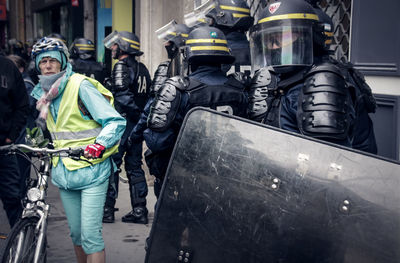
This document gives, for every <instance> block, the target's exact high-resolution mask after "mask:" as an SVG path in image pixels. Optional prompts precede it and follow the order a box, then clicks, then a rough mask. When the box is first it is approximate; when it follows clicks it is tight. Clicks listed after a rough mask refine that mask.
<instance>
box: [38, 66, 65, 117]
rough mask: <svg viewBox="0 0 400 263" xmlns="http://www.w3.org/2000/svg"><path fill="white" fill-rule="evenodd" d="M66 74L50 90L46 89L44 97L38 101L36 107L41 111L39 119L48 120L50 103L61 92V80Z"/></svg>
mask: <svg viewBox="0 0 400 263" xmlns="http://www.w3.org/2000/svg"><path fill="white" fill-rule="evenodd" d="M64 76H65V73H64V74H63V75H62V76H61V77H60V78H58V79H57V80H56V81H55V82H54V83H53V84H52V85H51V87H50V89H49V90H48V92H46V91H45V92H44V93H43V95H42V97H40V99H39V100H38V102H37V103H36V109H37V110H38V111H40V113H39V119H42V120H44V121H46V119H47V114H48V113H49V106H50V103H51V102H52V100H53V99H55V98H56V97H57V96H58V94H59V92H60V84H61V80H62V79H63V77H64Z"/></svg>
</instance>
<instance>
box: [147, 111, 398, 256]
mask: <svg viewBox="0 0 400 263" xmlns="http://www.w3.org/2000/svg"><path fill="white" fill-rule="evenodd" d="M399 215H400V164H399V163H396V162H394V161H390V160H387V159H382V158H379V157H377V156H374V155H367V154H363V153H361V152H358V151H353V150H351V149H348V148H345V147H340V146H336V145H333V144H329V143H326V142H322V141H318V140H313V139H309V138H305V137H303V136H301V135H297V134H293V133H289V132H285V131H281V130H279V129H275V128H271V127H268V126H264V125H261V124H256V123H253V122H250V121H245V120H243V119H240V118H235V117H228V116H226V115H224V114H220V113H216V112H214V111H211V110H206V109H195V110H193V111H191V112H190V113H189V114H188V116H187V117H186V119H185V122H184V124H183V126H182V129H181V132H180V135H179V137H178V140H177V143H176V146H175V149H174V152H173V155H172V157H171V161H170V163H169V168H168V172H167V177H166V180H165V183H164V185H163V189H162V193H161V198H160V200H159V201H158V205H157V211H156V214H155V219H154V222H153V226H152V229H151V234H150V239H149V242H148V250H147V251H148V252H147V255H146V262H151V263H153V262H230V263H232V262H307V263H313V262H318V263H320V262H332V263H338V262H339V263H340V262H349V263H350V262H352V263H354V262H363V263H366V262H367V263H370V262H386V263H387V262H400V216H399Z"/></svg>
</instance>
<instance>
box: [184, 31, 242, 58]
mask: <svg viewBox="0 0 400 263" xmlns="http://www.w3.org/2000/svg"><path fill="white" fill-rule="evenodd" d="M186 49H187V52H186V58H187V59H188V61H189V64H193V63H200V64H201V63H209V64H232V63H233V62H234V61H235V57H233V56H232V55H231V52H230V50H229V48H228V43H227V41H226V37H225V35H224V33H223V32H222V31H221V30H219V29H218V28H215V27H209V26H204V27H199V28H196V29H194V30H193V31H192V32H190V34H189V37H188V39H187V40H186Z"/></svg>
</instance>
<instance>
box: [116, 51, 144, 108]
mask: <svg viewBox="0 0 400 263" xmlns="http://www.w3.org/2000/svg"><path fill="white" fill-rule="evenodd" d="M112 81H113V83H112V85H113V90H115V91H116V92H118V91H121V90H125V89H126V88H127V87H128V89H129V90H130V92H132V93H133V96H134V98H135V104H136V105H137V106H138V107H139V108H140V109H142V110H143V109H144V106H145V105H146V102H147V99H148V96H149V91H150V83H151V80H150V75H149V72H148V70H147V68H146V67H145V66H144V65H143V64H142V63H140V62H137V61H136V60H134V59H130V60H129V58H128V59H125V60H120V61H118V62H117V63H116V64H115V65H114V70H113V75H112Z"/></svg>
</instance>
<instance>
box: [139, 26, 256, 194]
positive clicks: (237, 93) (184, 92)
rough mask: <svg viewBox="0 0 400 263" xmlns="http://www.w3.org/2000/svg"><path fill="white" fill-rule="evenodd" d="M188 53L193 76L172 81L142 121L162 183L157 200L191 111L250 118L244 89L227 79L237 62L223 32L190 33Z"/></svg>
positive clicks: (201, 30)
mask: <svg viewBox="0 0 400 263" xmlns="http://www.w3.org/2000/svg"><path fill="white" fill-rule="evenodd" d="M185 49H186V51H185V54H186V58H187V60H188V63H189V66H190V68H191V72H192V73H191V74H189V75H188V76H187V77H182V76H175V77H172V78H170V79H168V80H167V81H166V82H165V83H164V84H163V85H162V87H161V88H160V89H159V91H158V92H157V94H156V96H155V99H154V101H153V102H152V104H151V107H149V108H147V109H146V110H145V114H143V115H142V117H141V120H140V121H141V122H146V121H147V124H148V129H146V130H145V131H144V134H143V136H144V139H145V141H146V144H147V146H148V147H149V149H150V150H151V151H152V153H153V155H154V160H157V161H154V162H151V161H150V162H149V163H150V167H149V168H150V169H151V170H153V174H154V175H155V176H156V177H157V178H158V179H159V180H158V181H156V183H155V185H154V188H155V192H156V196H157V197H158V196H159V190H160V189H161V185H162V182H163V179H164V176H165V172H166V169H167V165H168V162H169V158H170V155H171V153H172V149H173V146H174V144H175V140H176V137H177V135H178V132H179V128H180V126H181V123H182V121H183V118H184V117H185V115H186V113H187V112H188V111H189V110H190V109H191V108H193V107H195V106H203V107H209V108H211V109H215V110H220V111H224V112H226V113H230V114H234V115H237V116H241V117H246V116H247V105H248V98H247V94H246V93H245V91H244V90H245V87H244V85H243V84H242V83H241V82H239V81H238V80H236V79H235V78H234V77H226V74H225V73H224V72H223V71H222V70H221V65H222V64H231V63H232V62H233V61H234V57H233V56H232V55H231V53H230V50H229V48H228V46H227V40H226V38H225V35H224V34H223V32H222V31H221V30H219V29H217V28H214V27H199V28H196V29H194V30H193V31H191V32H190V34H189V37H188V39H187V40H186V47H185ZM150 109H151V110H150ZM146 117H147V118H146ZM160 160H163V161H160Z"/></svg>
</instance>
